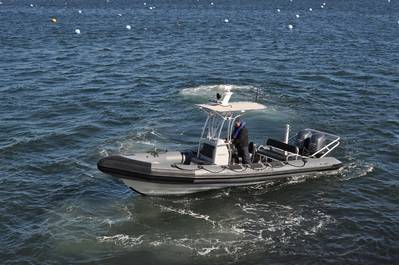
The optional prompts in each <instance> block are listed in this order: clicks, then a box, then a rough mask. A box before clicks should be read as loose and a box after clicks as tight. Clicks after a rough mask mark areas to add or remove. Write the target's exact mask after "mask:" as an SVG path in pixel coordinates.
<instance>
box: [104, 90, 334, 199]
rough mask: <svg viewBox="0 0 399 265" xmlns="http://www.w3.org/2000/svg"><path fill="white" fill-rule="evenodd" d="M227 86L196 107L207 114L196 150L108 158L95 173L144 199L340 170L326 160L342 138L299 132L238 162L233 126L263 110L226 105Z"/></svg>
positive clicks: (255, 106) (331, 160)
mask: <svg viewBox="0 0 399 265" xmlns="http://www.w3.org/2000/svg"><path fill="white" fill-rule="evenodd" d="M232 94H233V93H232V92H231V90H230V88H229V87H225V90H224V91H223V95H219V97H218V100H216V101H215V102H212V103H208V104H198V105H196V106H197V107H198V108H199V109H201V110H203V111H204V112H205V113H206V114H207V118H206V121H205V124H204V126H203V128H202V133H201V136H200V139H199V143H198V145H197V146H195V147H193V148H192V149H189V150H183V151H156V150H155V151H150V152H144V153H137V154H133V155H112V156H108V157H105V158H102V159H101V160H100V161H99V162H98V169H99V170H101V171H102V172H104V173H107V174H110V175H112V176H115V177H117V178H120V179H121V180H122V181H123V182H124V183H125V184H126V185H127V186H128V187H130V188H131V189H132V190H134V191H136V192H138V193H140V194H144V195H154V196H162V195H181V194H189V193H195V192H200V191H207V190H213V189H221V188H226V187H235V186H246V185H255V184H262V183H266V182H270V181H276V180H285V179H287V178H290V177H296V176H312V175H315V174H317V173H319V172H331V171H336V170H338V169H339V168H340V167H341V166H342V163H341V162H340V161H339V160H337V159H336V158H334V157H331V156H328V154H330V152H331V151H332V150H334V149H335V148H336V147H337V146H338V145H339V144H340V142H339V141H340V137H338V136H336V135H333V134H330V133H326V132H322V131H318V130H314V129H303V130H301V131H299V132H298V133H297V134H295V135H294V136H292V137H291V138H290V137H289V125H287V130H286V132H285V139H284V141H279V140H276V139H268V140H267V141H266V142H265V143H264V144H262V145H256V144H254V143H250V144H249V152H250V159H251V163H249V164H242V163H240V161H238V163H237V157H235V156H236V150H235V149H234V146H233V145H232V144H231V142H232V139H231V138H232V132H233V126H234V121H235V120H236V119H237V118H238V117H240V116H242V115H244V114H246V113H249V112H253V111H259V110H263V109H265V108H266V107H265V106H264V105H262V104H259V103H256V102H230V98H231V96H232Z"/></svg>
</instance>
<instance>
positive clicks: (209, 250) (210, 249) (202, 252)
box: [197, 246, 219, 256]
mask: <svg viewBox="0 0 399 265" xmlns="http://www.w3.org/2000/svg"><path fill="white" fill-rule="evenodd" d="M217 249H219V247H215V246H211V247H209V248H203V249H202V250H198V251H197V253H198V254H200V255H201V256H205V255H208V254H209V253H211V252H212V250H217Z"/></svg>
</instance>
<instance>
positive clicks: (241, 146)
mask: <svg viewBox="0 0 399 265" xmlns="http://www.w3.org/2000/svg"><path fill="white" fill-rule="evenodd" d="M245 125H246V124H245V122H244V121H242V120H241V119H240V118H239V117H238V118H237V119H236V120H235V122H234V130H233V134H232V136H231V139H232V142H233V144H234V146H235V147H236V149H237V151H238V157H241V159H242V163H243V164H249V163H250V158H249V151H248V129H247V128H246V127H245ZM236 162H238V161H237V159H236Z"/></svg>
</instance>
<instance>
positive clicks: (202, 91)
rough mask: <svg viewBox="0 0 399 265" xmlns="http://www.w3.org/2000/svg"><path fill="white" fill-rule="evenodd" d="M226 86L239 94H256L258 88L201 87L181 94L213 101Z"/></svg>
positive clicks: (239, 86)
mask: <svg viewBox="0 0 399 265" xmlns="http://www.w3.org/2000/svg"><path fill="white" fill-rule="evenodd" d="M225 86H230V87H231V89H232V91H233V92H235V93H237V94H239V93H240V92H256V90H257V88H256V87H254V86H246V85H201V86H196V87H188V88H184V89H182V90H181V91H180V94H181V95H182V96H184V97H196V98H201V99H204V98H205V99H213V98H214V96H215V94H216V93H217V92H220V91H223V89H224V87H225Z"/></svg>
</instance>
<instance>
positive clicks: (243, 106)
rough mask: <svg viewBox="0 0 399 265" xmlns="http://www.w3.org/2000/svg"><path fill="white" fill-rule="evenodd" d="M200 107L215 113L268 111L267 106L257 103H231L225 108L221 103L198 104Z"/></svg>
mask: <svg viewBox="0 0 399 265" xmlns="http://www.w3.org/2000/svg"><path fill="white" fill-rule="evenodd" d="M197 106H198V107H200V108H202V109H206V110H210V111H214V112H233V111H243V112H244V111H248V110H262V109H266V106H265V105H262V104H259V103H255V102H245V101H242V102H230V103H229V105H227V106H223V105H221V104H219V103H211V104H197Z"/></svg>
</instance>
